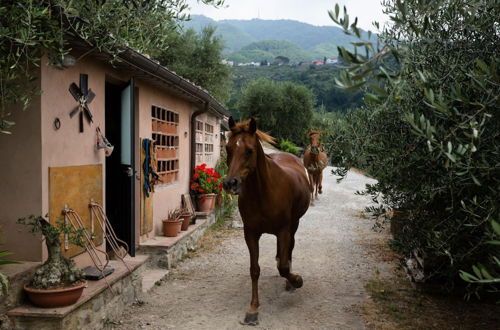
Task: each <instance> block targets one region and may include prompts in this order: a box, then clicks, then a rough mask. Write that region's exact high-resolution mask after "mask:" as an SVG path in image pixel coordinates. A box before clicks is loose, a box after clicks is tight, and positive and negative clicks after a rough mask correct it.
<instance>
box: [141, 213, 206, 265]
mask: <svg viewBox="0 0 500 330" xmlns="http://www.w3.org/2000/svg"><path fill="white" fill-rule="evenodd" d="M197 218H198V220H197V221H196V224H194V225H190V226H189V228H188V230H187V231H181V232H180V233H179V235H177V236H176V237H165V236H155V237H153V238H150V239H148V240H146V241H144V242H141V243H140V244H139V251H140V253H142V254H148V255H150V256H151V258H150V259H149V264H150V265H151V268H163V269H170V268H172V267H173V266H175V265H176V264H177V263H178V262H179V261H180V260H182V259H183V258H184V257H185V256H186V255H187V253H188V252H189V251H194V250H195V249H196V248H197V247H198V241H199V240H200V238H201V237H202V236H203V234H204V233H205V231H206V230H207V229H208V227H209V226H210V225H211V224H213V223H214V222H215V215H214V213H204V214H199V213H197Z"/></svg>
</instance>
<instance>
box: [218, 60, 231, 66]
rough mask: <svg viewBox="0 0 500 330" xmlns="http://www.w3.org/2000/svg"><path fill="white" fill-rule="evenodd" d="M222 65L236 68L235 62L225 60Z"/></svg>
mask: <svg viewBox="0 0 500 330" xmlns="http://www.w3.org/2000/svg"><path fill="white" fill-rule="evenodd" d="M221 63H222V64H225V65H228V66H234V62H233V61H229V60H226V59H223V60H222V61H221Z"/></svg>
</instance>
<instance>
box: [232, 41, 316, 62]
mask: <svg viewBox="0 0 500 330" xmlns="http://www.w3.org/2000/svg"><path fill="white" fill-rule="evenodd" d="M277 56H284V57H287V58H288V59H290V62H291V63H297V62H300V61H302V60H304V59H309V58H310V57H311V54H310V53H309V52H306V51H304V50H303V49H301V48H300V47H299V46H297V45H296V44H294V43H293V42H290V41H287V40H263V41H257V42H253V43H251V44H250V45H248V46H245V47H243V48H242V49H241V50H239V51H238V52H236V53H233V54H230V55H229V57H228V58H229V60H231V61H235V62H239V63H241V62H261V61H264V60H266V61H268V62H270V63H271V62H273V61H274V59H275V58H276V57H277Z"/></svg>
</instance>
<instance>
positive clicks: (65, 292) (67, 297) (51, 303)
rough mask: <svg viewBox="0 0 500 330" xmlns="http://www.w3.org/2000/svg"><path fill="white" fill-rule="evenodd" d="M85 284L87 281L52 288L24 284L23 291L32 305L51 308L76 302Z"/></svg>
mask: <svg viewBox="0 0 500 330" xmlns="http://www.w3.org/2000/svg"><path fill="white" fill-rule="evenodd" d="M86 285H87V281H83V283H81V284H78V285H75V286H72V287H69V288H63V289H53V290H43V289H33V288H30V287H28V286H27V285H25V286H24V291H26V293H27V294H28V298H29V299H30V301H31V302H32V303H33V305H36V306H38V307H43V308H53V307H63V306H69V305H73V304H74V303H76V302H77V301H78V299H79V298H80V296H81V295H82V293H83V289H84V288H85V286H86Z"/></svg>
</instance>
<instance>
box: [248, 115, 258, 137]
mask: <svg viewBox="0 0 500 330" xmlns="http://www.w3.org/2000/svg"><path fill="white" fill-rule="evenodd" d="M248 132H250V133H252V134H254V133H255V132H257V121H255V118H253V117H252V119H250V123H249V124H248Z"/></svg>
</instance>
